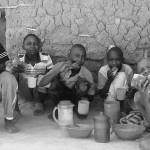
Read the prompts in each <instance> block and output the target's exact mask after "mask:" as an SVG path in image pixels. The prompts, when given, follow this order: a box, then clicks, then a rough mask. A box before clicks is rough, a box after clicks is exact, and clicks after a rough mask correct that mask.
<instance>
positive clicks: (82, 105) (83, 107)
mask: <svg viewBox="0 0 150 150" xmlns="http://www.w3.org/2000/svg"><path fill="white" fill-rule="evenodd" d="M89 104H90V102H89V101H87V100H80V101H79V102H78V113H79V114H81V115H87V114H88V113H89Z"/></svg>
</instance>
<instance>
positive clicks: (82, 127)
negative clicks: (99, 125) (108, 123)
mask: <svg viewBox="0 0 150 150" xmlns="http://www.w3.org/2000/svg"><path fill="white" fill-rule="evenodd" d="M93 128H94V127H93V126H92V125H88V124H77V125H75V126H70V127H68V128H67V131H68V133H69V135H70V136H71V137H74V138H87V137H89V136H90V135H91V133H92V131H93Z"/></svg>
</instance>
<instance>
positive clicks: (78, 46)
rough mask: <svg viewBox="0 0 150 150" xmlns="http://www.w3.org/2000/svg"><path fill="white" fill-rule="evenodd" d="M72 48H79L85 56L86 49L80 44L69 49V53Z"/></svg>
mask: <svg viewBox="0 0 150 150" xmlns="http://www.w3.org/2000/svg"><path fill="white" fill-rule="evenodd" d="M73 48H80V49H81V50H82V51H83V52H84V54H85V56H86V49H85V47H84V46H83V45H81V44H75V45H73V46H72V47H71V49H70V52H71V51H72V49H73Z"/></svg>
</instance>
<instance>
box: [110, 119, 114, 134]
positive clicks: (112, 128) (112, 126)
mask: <svg viewBox="0 0 150 150" xmlns="http://www.w3.org/2000/svg"><path fill="white" fill-rule="evenodd" d="M110 125H111V131H110V134H112V133H113V132H114V130H115V127H114V121H113V120H112V119H110Z"/></svg>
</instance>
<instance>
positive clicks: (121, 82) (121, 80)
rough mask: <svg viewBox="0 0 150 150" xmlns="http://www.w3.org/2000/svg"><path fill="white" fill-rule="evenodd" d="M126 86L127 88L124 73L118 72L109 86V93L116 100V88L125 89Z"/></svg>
mask: <svg viewBox="0 0 150 150" xmlns="http://www.w3.org/2000/svg"><path fill="white" fill-rule="evenodd" d="M127 86H128V82H127V77H126V74H125V73H124V72H119V73H118V74H117V76H116V77H115V79H114V81H113V82H112V83H111V85H110V88H109V93H110V94H111V95H112V96H114V97H115V98H117V96H116V91H117V88H120V87H127Z"/></svg>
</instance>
